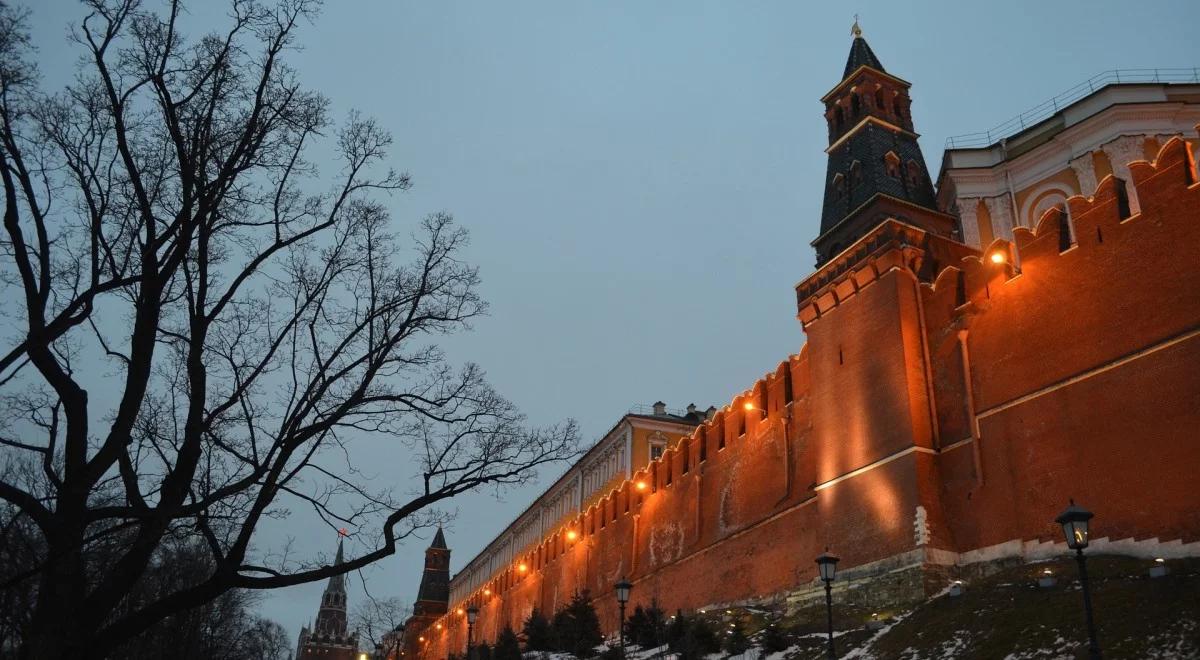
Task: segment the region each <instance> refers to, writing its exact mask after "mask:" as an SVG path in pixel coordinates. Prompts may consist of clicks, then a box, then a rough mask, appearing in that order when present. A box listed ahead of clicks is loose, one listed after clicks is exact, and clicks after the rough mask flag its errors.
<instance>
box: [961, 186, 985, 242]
mask: <svg viewBox="0 0 1200 660" xmlns="http://www.w3.org/2000/svg"><path fill="white" fill-rule="evenodd" d="M955 205H956V206H958V219H959V223H960V224H961V225H962V236H960V237H959V238H961V239H962V242H963V243H965V244H967V245H970V246H972V247H977V248H980V249H982V247H983V246H981V245H980V244H979V198H978V197H959V198H958V200H957V201H956V202H955Z"/></svg>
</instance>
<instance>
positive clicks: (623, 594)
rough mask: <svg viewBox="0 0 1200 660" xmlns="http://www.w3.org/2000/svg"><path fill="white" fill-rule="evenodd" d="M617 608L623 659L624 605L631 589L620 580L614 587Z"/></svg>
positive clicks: (624, 580)
mask: <svg viewBox="0 0 1200 660" xmlns="http://www.w3.org/2000/svg"><path fill="white" fill-rule="evenodd" d="M615 587H616V590H617V606H618V607H620V609H621V620H620V621H619V622H618V623H617V631H618V632H619V634H620V635H621V657H622V658H624V657H625V603H628V602H629V590H630V589H632V588H633V585H632V584H629V580H626V579H625V578H621V581H620V582H618V583H617V584H616V585H615Z"/></svg>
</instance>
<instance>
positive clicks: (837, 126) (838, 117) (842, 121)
mask: <svg viewBox="0 0 1200 660" xmlns="http://www.w3.org/2000/svg"><path fill="white" fill-rule="evenodd" d="M845 125H846V113H845V112H844V111H843V110H842V106H840V105H839V106H838V107H837V108H836V109H835V110H834V111H833V128H834V130H835V131H839V132H840V131H841V130H842V127H843V126H845Z"/></svg>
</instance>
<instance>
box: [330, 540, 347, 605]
mask: <svg viewBox="0 0 1200 660" xmlns="http://www.w3.org/2000/svg"><path fill="white" fill-rule="evenodd" d="M343 563H345V554H344V553H343V552H342V537H340V536H339V537H338V548H337V557H336V558H334V560H333V565H334V566H341V565H342V564H343ZM335 592H336V593H345V592H346V574H345V573H342V574H339V575H334V576H332V577H330V578H329V584H328V585H326V587H325V593H335Z"/></svg>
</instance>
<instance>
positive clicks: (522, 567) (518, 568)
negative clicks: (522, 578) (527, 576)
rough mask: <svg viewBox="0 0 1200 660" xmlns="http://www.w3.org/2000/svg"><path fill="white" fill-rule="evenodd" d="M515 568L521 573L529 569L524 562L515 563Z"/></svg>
mask: <svg viewBox="0 0 1200 660" xmlns="http://www.w3.org/2000/svg"><path fill="white" fill-rule="evenodd" d="M517 570H518V571H521V572H522V573H524V572H525V571H527V570H529V567H528V566H526V565H525V564H518V565H517Z"/></svg>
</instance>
